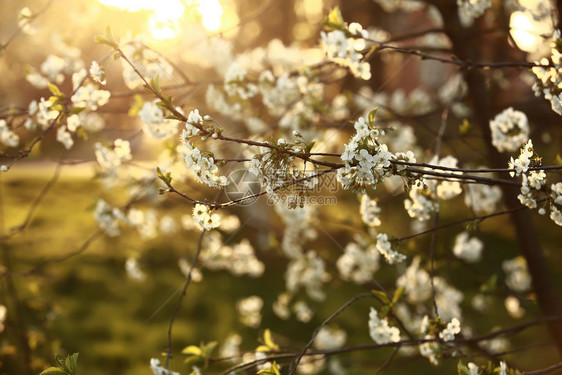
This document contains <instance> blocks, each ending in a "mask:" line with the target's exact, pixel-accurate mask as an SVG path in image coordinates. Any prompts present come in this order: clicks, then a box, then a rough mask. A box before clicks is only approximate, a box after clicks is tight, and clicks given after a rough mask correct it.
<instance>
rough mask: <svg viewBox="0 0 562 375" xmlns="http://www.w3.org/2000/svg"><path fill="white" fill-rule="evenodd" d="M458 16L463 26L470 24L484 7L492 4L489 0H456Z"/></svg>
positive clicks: (482, 12)
mask: <svg viewBox="0 0 562 375" xmlns="http://www.w3.org/2000/svg"><path fill="white" fill-rule="evenodd" d="M457 6H458V7H459V18H460V20H461V23H462V24H463V26H470V25H472V23H473V22H474V20H475V19H476V18H478V17H480V16H481V15H482V14H484V12H485V11H486V9H488V8H490V7H491V6H492V1H491V0H457Z"/></svg>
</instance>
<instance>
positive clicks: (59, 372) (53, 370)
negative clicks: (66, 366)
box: [40, 367, 66, 375]
mask: <svg viewBox="0 0 562 375" xmlns="http://www.w3.org/2000/svg"><path fill="white" fill-rule="evenodd" d="M40 375H66V371H64V370H63V369H61V368H60V367H49V368H48V369H46V370H43V371H42V372H41V374H40Z"/></svg>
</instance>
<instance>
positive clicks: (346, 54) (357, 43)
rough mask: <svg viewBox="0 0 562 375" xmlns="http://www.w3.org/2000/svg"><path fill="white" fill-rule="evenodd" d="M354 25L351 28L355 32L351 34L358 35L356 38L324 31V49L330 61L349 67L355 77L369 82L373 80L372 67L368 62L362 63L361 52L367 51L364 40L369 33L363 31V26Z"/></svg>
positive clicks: (334, 31)
mask: <svg viewBox="0 0 562 375" xmlns="http://www.w3.org/2000/svg"><path fill="white" fill-rule="evenodd" d="M352 25H353V26H351V25H350V27H352V28H353V30H350V32H351V33H352V34H354V33H356V34H357V35H358V37H356V38H348V37H346V35H345V33H344V32H343V31H341V30H333V31H330V32H325V31H322V32H321V33H320V35H321V37H322V40H321V44H322V48H323V49H324V51H325V53H326V55H327V56H328V59H329V60H331V61H334V62H335V63H336V64H339V65H341V66H345V67H348V68H349V69H350V70H351V73H352V74H353V75H354V76H355V77H357V78H361V79H364V80H368V79H370V78H371V65H369V63H368V62H363V61H361V59H362V58H363V55H362V54H361V51H362V50H363V49H365V40H364V39H363V38H367V37H368V32H367V31H366V30H363V28H362V27H361V25H359V24H357V23H353V24H352ZM352 31H353V32H352Z"/></svg>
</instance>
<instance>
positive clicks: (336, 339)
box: [314, 326, 347, 350]
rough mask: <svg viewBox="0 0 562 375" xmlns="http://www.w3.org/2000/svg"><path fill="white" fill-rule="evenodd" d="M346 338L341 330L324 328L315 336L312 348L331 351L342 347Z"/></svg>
mask: <svg viewBox="0 0 562 375" xmlns="http://www.w3.org/2000/svg"><path fill="white" fill-rule="evenodd" d="M346 338H347V334H346V332H345V331H344V330H343V329H341V328H335V327H330V326H324V327H322V329H321V330H320V332H318V335H316V339H315V340H314V346H315V347H316V348H317V349H319V350H333V349H338V348H341V347H343V345H344V344H345V340H346Z"/></svg>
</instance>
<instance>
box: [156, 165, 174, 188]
mask: <svg viewBox="0 0 562 375" xmlns="http://www.w3.org/2000/svg"><path fill="white" fill-rule="evenodd" d="M156 176H157V177H158V178H159V179H160V180H162V181H163V182H164V183H165V184H166V185H168V186H169V185H170V184H171V183H172V174H171V173H170V172H166V174H164V173H162V170H161V169H160V167H157V168H156Z"/></svg>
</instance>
